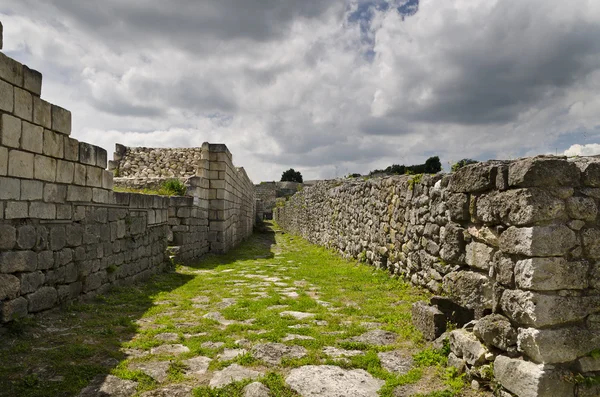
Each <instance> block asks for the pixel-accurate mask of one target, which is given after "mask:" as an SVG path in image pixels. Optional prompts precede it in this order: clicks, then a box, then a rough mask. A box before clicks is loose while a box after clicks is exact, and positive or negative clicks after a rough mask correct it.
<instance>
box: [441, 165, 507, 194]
mask: <svg viewBox="0 0 600 397" xmlns="http://www.w3.org/2000/svg"><path fill="white" fill-rule="evenodd" d="M497 172H498V167H496V166H491V165H485V166H482V165H478V164H474V165H468V166H466V167H463V168H461V169H459V170H458V171H456V172H455V173H453V174H452V175H451V176H450V183H449V189H450V191H452V192H457V193H475V192H482V191H485V190H490V189H492V188H493V187H494V186H495V184H496V174H497Z"/></svg>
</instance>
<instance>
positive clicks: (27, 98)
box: [14, 87, 33, 121]
mask: <svg viewBox="0 0 600 397" xmlns="http://www.w3.org/2000/svg"><path fill="white" fill-rule="evenodd" d="M14 114H15V116H17V117H20V118H22V119H23V120H27V121H33V97H32V96H31V93H29V92H27V91H25V90H23V89H21V88H19V87H15V110H14Z"/></svg>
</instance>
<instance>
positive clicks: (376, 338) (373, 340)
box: [348, 329, 398, 346]
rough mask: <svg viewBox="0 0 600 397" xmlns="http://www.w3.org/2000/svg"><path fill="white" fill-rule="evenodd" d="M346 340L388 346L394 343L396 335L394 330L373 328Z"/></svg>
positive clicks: (396, 338)
mask: <svg viewBox="0 0 600 397" xmlns="http://www.w3.org/2000/svg"><path fill="white" fill-rule="evenodd" d="M348 340H349V341H350V342H358V343H366V344H367V345H375V346H389V345H393V344H395V343H396V341H397V340H398V335H397V334H395V333H394V332H390V331H384V330H381V329H374V330H372V331H369V332H366V333H364V334H362V335H359V336H355V337H353V338H350V339H348Z"/></svg>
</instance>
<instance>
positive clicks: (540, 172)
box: [508, 157, 581, 187]
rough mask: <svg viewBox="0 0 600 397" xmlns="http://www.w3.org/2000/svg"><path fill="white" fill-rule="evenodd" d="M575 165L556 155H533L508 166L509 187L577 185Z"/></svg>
mask: <svg viewBox="0 0 600 397" xmlns="http://www.w3.org/2000/svg"><path fill="white" fill-rule="evenodd" d="M580 179H581V178H580V172H579V168H577V165H575V164H573V163H570V162H568V161H566V160H565V159H564V158H557V157H533V158H527V159H523V160H519V161H515V162H513V163H511V164H510V165H509V168H508V183H509V185H510V186H511V187H531V186H542V187H549V186H569V187H573V186H579V184H580Z"/></svg>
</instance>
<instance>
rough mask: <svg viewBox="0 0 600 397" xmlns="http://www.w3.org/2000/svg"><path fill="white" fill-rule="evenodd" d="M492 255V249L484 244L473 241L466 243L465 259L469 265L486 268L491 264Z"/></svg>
mask: <svg viewBox="0 0 600 397" xmlns="http://www.w3.org/2000/svg"><path fill="white" fill-rule="evenodd" d="M493 257H494V249H493V248H492V247H489V246H488V245H486V244H483V243H478V242H475V241H474V242H471V243H470V244H468V245H467V254H466V256H465V260H466V262H467V265H469V266H471V267H474V268H477V269H481V270H488V269H489V268H490V267H491V266H492V263H493Z"/></svg>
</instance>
